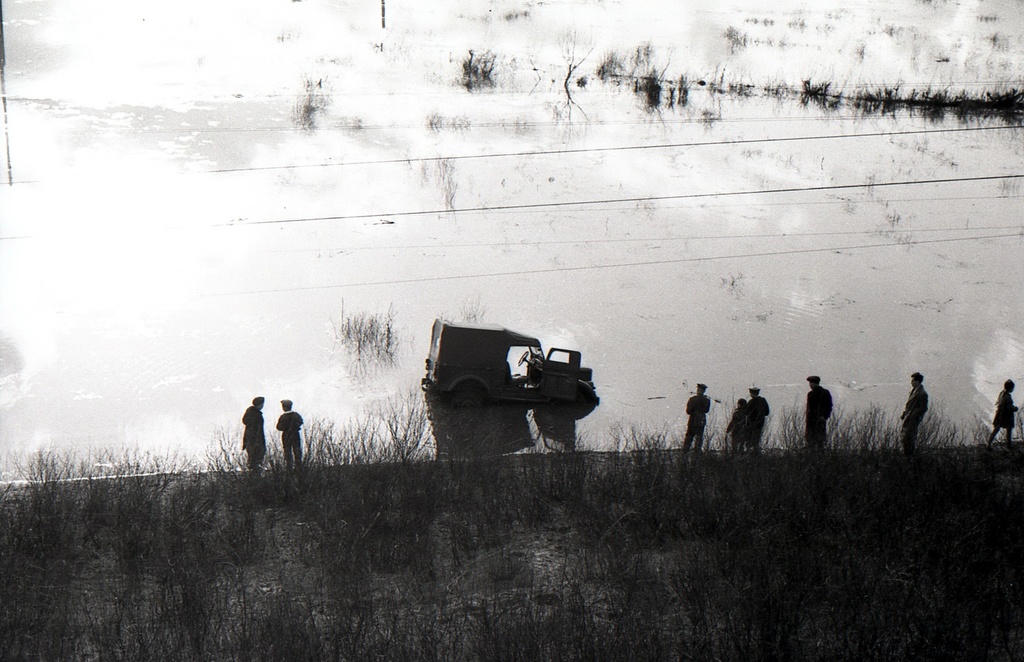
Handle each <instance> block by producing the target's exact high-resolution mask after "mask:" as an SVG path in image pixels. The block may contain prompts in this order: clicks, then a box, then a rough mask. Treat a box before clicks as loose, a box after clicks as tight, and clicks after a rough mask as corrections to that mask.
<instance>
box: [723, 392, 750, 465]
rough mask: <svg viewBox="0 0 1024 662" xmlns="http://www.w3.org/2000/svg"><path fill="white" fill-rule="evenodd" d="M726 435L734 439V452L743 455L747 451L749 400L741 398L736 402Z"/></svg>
mask: <svg viewBox="0 0 1024 662" xmlns="http://www.w3.org/2000/svg"><path fill="white" fill-rule="evenodd" d="M725 433H726V434H727V435H729V436H730V437H731V438H732V450H733V452H735V453H741V452H743V451H745V450H747V400H746V398H740V399H739V400H737V401H736V409H734V410H733V412H732V418H730V419H729V425H728V427H726V428H725Z"/></svg>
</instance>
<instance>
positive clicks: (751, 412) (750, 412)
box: [746, 386, 771, 451]
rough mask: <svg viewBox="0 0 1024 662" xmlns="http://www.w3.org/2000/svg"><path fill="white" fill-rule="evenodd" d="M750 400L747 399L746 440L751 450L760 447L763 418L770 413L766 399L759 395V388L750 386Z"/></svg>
mask: <svg viewBox="0 0 1024 662" xmlns="http://www.w3.org/2000/svg"><path fill="white" fill-rule="evenodd" d="M749 392H750V400H748V401H747V407H746V411H747V417H746V418H747V441H748V445H749V447H750V449H751V450H754V451H757V450H760V448H761V435H762V434H763V433H764V423H765V419H767V418H768V415H769V414H770V413H771V409H770V408H769V407H768V401H767V400H765V399H764V398H763V397H761V389H759V388H758V387H756V386H751V387H750V391H749Z"/></svg>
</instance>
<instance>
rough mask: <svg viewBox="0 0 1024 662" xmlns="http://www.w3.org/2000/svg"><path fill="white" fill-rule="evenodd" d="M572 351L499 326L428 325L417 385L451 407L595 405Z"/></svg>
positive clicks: (585, 372)
mask: <svg viewBox="0 0 1024 662" xmlns="http://www.w3.org/2000/svg"><path fill="white" fill-rule="evenodd" d="M581 362H582V355H581V354H580V352H578V351H576V350H570V349H562V348H552V349H549V350H548V352H547V354H545V353H544V349H543V347H542V346H541V343H540V341H539V340H537V339H536V338H532V337H530V336H527V335H524V334H522V333H518V332H516V331H510V330H509V329H506V328H504V327H500V326H491V325H478V324H454V323H452V322H446V321H444V320H441V319H437V320H434V327H433V330H432V332H431V336H430V353H429V355H428V356H427V375H426V377H424V378H423V380H422V386H423V390H424V391H427V392H428V393H436V394H450V397H451V404H452V405H454V406H456V407H479V406H481V405H483V404H484V403H486V402H489V401H496V402H524V403H543V402H568V403H588V404H592V405H596V404H597V403H598V402H599V399H598V397H597V389H596V388H595V387H594V382H593V371H592V370H591V369H590V368H584V367H582V365H581Z"/></svg>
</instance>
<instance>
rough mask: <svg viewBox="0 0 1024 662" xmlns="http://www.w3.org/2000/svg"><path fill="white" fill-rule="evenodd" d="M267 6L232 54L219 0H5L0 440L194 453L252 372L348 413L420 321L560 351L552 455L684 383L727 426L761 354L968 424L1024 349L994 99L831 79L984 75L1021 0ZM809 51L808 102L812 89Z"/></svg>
mask: <svg viewBox="0 0 1024 662" xmlns="http://www.w3.org/2000/svg"><path fill="white" fill-rule="evenodd" d="M101 4H103V3H101ZM264 4H265V5H266V6H263V5H260V7H259V8H258V9H257V10H254V11H250V12H245V13H244V14H242V15H244V16H246V18H245V20H243V21H242V22H241V27H240V28H239V34H240V35H242V36H240V37H239V40H240V41H239V43H238V44H235V45H234V49H235V50H234V51H232V45H231V44H229V43H227V42H225V43H220V38H219V37H218V36H216V35H217V31H216V30H213V29H212V28H211V27H210V25H211V24H212V25H222V26H226V25H228V24H229V23H230V24H232V25H234V24H236V23H237V21H238V18H239V16H236V15H232V14H230V12H228V13H225V14H224V15H211V14H210V13H209V11H210V10H208V9H207V8H205V6H204V5H203V4H202V3H196V4H194V5H189V7H187V8H185V9H186V10H187V11H184V13H183V14H182V15H180V16H179V15H175V16H171V15H168V14H167V13H165V12H161V13H157V14H148V13H147V11H148V10H143V9H140V8H138V7H135V6H134V5H131V6H129V5H127V4H124V3H118V2H111V3H109V5H110V6H109V11H110V15H109V17H108V19H109V22H110V23H111V24H113V25H115V26H117V30H114V31H112V32H111V33H110V34H111V35H114V36H112V37H111V39H118V40H123V43H121V48H122V49H123V50H118V49H116V48H114V45H112V44H110V43H107V44H105V45H104V44H102V43H96V41H97V40H96V39H94V38H93V37H94V36H95V35H92V36H90V37H89V38H86V37H85V36H83V34H82V33H81V32H80V30H81V31H84V30H85V28H84V27H83V28H79V27H75V26H73V25H72V24H71V23H70V22H69V21H70V19H69V18H68V17H67V16H66V15H64V14H62V13H61V9H62V8H66V7H67V3H61V2H20V3H15V4H14V5H13V7H12V8H11V9H10V10H8V8H7V7H6V6H5V8H4V9H5V12H4V19H5V21H6V23H5V28H6V35H7V64H6V81H5V82H6V89H7V94H8V113H7V126H8V135H9V146H10V153H11V158H10V165H11V168H10V170H11V181H12V183H11V184H8V185H6V186H4V187H3V189H2V191H0V195H2V200H0V219H2V220H0V229H2V235H3V239H2V241H0V297H2V298H0V303H2V309H0V315H2V317H0V331H2V336H0V359H2V361H0V368H2V375H0V379H2V382H0V385H2V400H0V407H2V411H0V415H2V417H0V450H2V451H4V452H8V453H9V452H14V453H20V452H23V451H26V450H36V449H40V448H53V447H56V448H59V449H65V450H72V451H79V450H84V449H92V450H95V449H106V448H115V449H116V448H124V447H130V448H142V449H144V450H146V451H152V452H157V453H163V452H170V451H177V452H182V453H185V454H190V455H201V454H203V453H206V452H208V451H209V450H210V449H211V448H212V447H213V445H214V444H215V439H216V438H217V436H218V435H221V434H223V433H224V431H227V434H234V431H235V430H236V429H237V428H238V419H239V418H240V416H241V414H242V411H243V410H244V409H245V407H246V406H247V405H248V403H249V401H250V400H251V398H252V397H253V396H255V395H263V396H265V397H266V398H267V400H268V402H269V403H276V402H277V401H279V400H281V399H283V398H289V399H291V400H293V401H294V402H295V407H296V409H297V410H298V411H300V412H301V413H302V414H303V416H304V417H306V418H307V419H309V418H310V417H324V418H330V419H336V420H346V419H348V418H350V417H353V416H356V415H358V414H359V413H360V412H361V411H364V410H365V409H366V407H368V406H369V405H371V404H372V403H374V402H376V401H379V400H380V399H382V398H387V397H393V396H394V394H400V395H401V394H408V395H409V397H413V398H418V397H420V396H419V381H420V378H421V377H422V376H423V362H424V359H425V358H426V354H427V351H428V349H429V341H430V330H431V325H432V324H433V321H434V319H435V318H436V317H445V318H448V319H452V320H455V321H472V322H484V323H490V324H498V325H501V326H506V327H509V328H511V329H513V330H516V331H520V332H522V333H525V334H528V335H531V336H535V337H537V338H539V339H540V340H541V341H542V342H543V343H544V344H545V346H546V347H550V346H554V347H566V348H573V349H579V350H581V351H582V353H583V362H584V364H585V365H587V366H589V367H591V368H593V371H594V381H595V383H596V385H597V390H598V394H599V395H600V397H601V403H600V406H598V407H597V408H596V409H594V410H593V411H592V412H587V414H586V415H585V416H580V417H578V419H577V417H572V418H571V419H565V417H559V416H557V415H555V416H553V417H552V416H548V417H547V418H545V413H544V412H543V411H541V412H535V411H519V410H517V411H514V412H511V411H510V410H506V409H502V411H501V416H508V417H510V419H514V422H512V423H509V424H508V425H507V426H505V427H507V428H509V429H513V428H514V429H515V430H517V431H519V432H523V431H526V433H524V434H526V437H528V438H529V439H533V440H534V441H536V440H538V439H540V440H541V443H547V444H548V445H549V446H551V447H556V446H557V447H558V449H566V448H572V447H576V448H599V449H600V448H612V447H614V443H615V441H614V438H615V433H614V431H615V430H617V429H622V427H623V426H645V427H649V428H651V429H661V430H669V431H671V432H673V433H676V434H679V435H681V432H682V426H683V424H684V422H685V416H684V415H683V408H684V405H685V402H686V399H687V398H688V397H689V396H690V395H691V394H692V392H693V390H694V388H695V385H696V383H698V382H703V383H706V384H708V385H709V387H710V388H709V393H708V394H709V395H710V396H712V397H713V398H715V399H716V400H715V402H716V404H714V405H713V408H712V414H711V419H710V420H711V423H712V425H713V426H719V427H723V426H724V424H725V421H726V419H727V417H728V415H729V413H730V412H731V410H732V406H733V403H734V402H735V400H736V399H737V398H739V397H743V396H745V395H746V392H747V388H748V387H750V386H752V385H756V386H759V387H760V388H761V389H762V395H764V396H766V397H767V399H768V400H769V402H770V403H771V404H772V406H773V407H775V408H777V409H776V411H782V410H784V409H785V408H787V407H797V406H800V405H801V403H802V402H803V399H804V395H805V393H806V390H807V383H806V381H805V378H806V377H807V376H808V375H811V374H816V375H820V376H821V377H822V382H823V385H825V386H826V387H827V388H829V389H830V390H831V391H832V394H833V397H834V398H835V400H836V402H837V404H838V405H839V407H840V408H842V409H843V410H844V411H856V410H859V409H863V408H866V407H869V406H873V405H877V406H880V407H882V408H883V409H885V410H888V411H892V412H895V413H898V411H899V410H901V408H902V405H903V402H904V400H905V398H906V395H907V392H908V390H909V375H910V374H911V373H912V372H914V371H920V372H922V373H924V375H925V378H926V380H925V386H926V388H927V389H928V390H929V392H930V394H931V397H932V402H933V408H934V409H935V410H937V411H941V412H942V413H943V414H945V415H946V416H948V417H950V418H951V419H953V420H955V421H957V422H962V423H964V424H969V425H973V424H974V423H975V421H976V420H978V419H979V418H980V419H988V418H989V417H990V416H991V413H992V404H991V403H992V401H993V400H994V398H995V396H996V395H997V393H998V392H999V390H1000V388H1001V384H1002V382H1003V381H1004V380H1005V379H1007V378H1014V379H1018V380H1019V379H1020V378H1021V377H1024V375H1022V374H1021V373H1022V370H1024V305H1022V303H1024V299H1022V296H1021V283H1022V282H1024V260H1022V259H1021V256H1022V255H1024V251H1022V247H1024V225H1022V220H1021V216H1020V202H1021V178H1022V177H1024V169H1022V168H1021V164H1022V163H1024V134H1022V132H1021V129H1020V128H1019V126H1018V125H1019V121H1018V120H1019V118H1016V117H1015V116H1012V115H1011V116H1007V115H1006V114H1005V113H1004V114H999V113H981V112H974V113H970V114H964V113H962V112H961V113H957V112H956V109H955V108H950V109H947V110H946V111H945V112H939V111H938V110H935V109H931V110H929V111H928V112H925V109H921V108H916V107H910V106H900V107H893V108H889V109H887V110H888V112H876V111H873V110H871V109H866V108H865V107H863V106H860V107H858V106H857V105H856V104H854V103H853V101H852V98H853V95H854V94H856V93H857V91H858V90H861V91H863V90H865V89H871V86H879V87H882V86H884V85H885V84H891V85H896V84H897V83H899V84H901V85H902V86H903V87H902V89H904V90H907V89H910V88H914V86H915V85H917V86H918V87H919V89H952V90H955V91H960V90H963V89H967V90H984V89H985V88H982V87H979V86H980V85H982V84H983V83H988V84H990V85H991V86H992V89H997V88H998V89H1006V85H1010V84H1013V83H1014V80H1013V79H1012V77H1011V76H1010V74H1009V73H1008V72H1009V71H1010V70H1011V69H1012V67H1013V66H1015V61H1014V60H1013V58H1014V57H1017V56H1015V55H1014V53H1018V54H1019V53H1020V52H1024V48H1022V44H1021V35H1022V34H1024V33H1022V31H1021V29H1020V28H1021V26H1020V25H1019V22H1020V21H1019V17H1017V13H1015V11H1013V10H1014V9H1015V5H1014V3H1003V4H999V3H990V5H991V6H990V7H985V6H982V5H984V3H982V5H978V3H973V4H971V5H970V7H974V9H969V6H968V4H966V3H963V4H961V3H954V2H948V3H920V2H909V1H908V2H905V3H904V5H905V7H903V8H902V9H901V13H899V15H898V16H897V15H894V14H885V12H884V11H883V7H882V6H881V5H875V4H871V3H868V4H865V5H864V6H863V8H862V9H863V11H862V12H861V13H860V14H857V17H858V18H857V20H856V21H854V18H853V15H852V14H848V13H845V11H844V10H842V9H839V8H838V5H837V8H836V9H835V10H834V12H833V14H834V15H833V14H829V13H828V12H821V13H818V12H809V11H806V10H802V9H800V7H798V6H796V5H794V7H780V8H777V9H774V10H771V11H767V10H764V9H758V8H757V7H755V6H750V7H747V6H745V5H743V6H739V7H738V8H737V9H736V10H735V11H734V12H732V13H718V12H715V11H711V10H707V9H701V10H695V11H694V13H693V15H692V16H681V17H678V19H673V21H678V22H671V23H672V25H671V26H669V27H672V26H674V27H675V28H677V32H678V33H679V34H680V35H683V34H686V35H691V36H692V37H693V38H692V39H687V40H679V41H673V40H672V39H671V33H672V30H670V29H669V28H668V27H666V26H664V25H662V24H661V23H662V22H659V21H655V20H654V19H653V18H650V19H645V20H643V21H640V22H639V23H637V22H625V23H619V22H617V21H618V18H621V16H620V14H621V12H622V11H625V9H624V8H623V7H619V6H618V5H615V6H611V5H609V6H608V7H603V8H598V7H596V6H595V5H592V4H590V3H579V4H578V5H577V4H574V3H568V4H566V5H565V6H558V7H553V6H548V5H545V4H543V3H525V4H524V5H523V6H522V7H518V6H513V5H512V4H509V3H506V4H507V6H506V4H502V3H490V4H489V5H488V8H486V9H481V8H480V7H478V6H476V4H475V3H471V4H466V5H465V7H462V11H463V14H459V13H458V12H454V13H444V12H440V13H438V15H437V16H435V17H433V18H431V19H429V20H428V18H427V17H424V16H419V19H420V20H419V22H418V23H417V22H413V21H411V20H410V21H405V20H403V17H404V16H413V15H414V14H415V12H416V11H417V10H416V9H415V8H414V7H413V6H405V5H403V4H402V3H399V2H394V3H392V2H389V3H388V21H389V27H388V28H387V29H385V30H381V29H380V26H379V13H378V14H374V13H373V12H369V13H367V11H366V10H365V8H363V9H361V10H360V11H359V12H356V11H346V10H343V8H339V7H333V6H329V5H327V4H320V3H315V2H309V1H307V2H302V3H282V4H281V5H280V6H277V5H274V6H273V7H272V6H271V5H270V4H268V3H264ZM343 4H344V3H343ZM371 4H372V3H371ZM454 4H455V5H458V3H454ZM597 4H598V5H601V3H597ZM246 6H247V5H246ZM659 7H660V5H658V3H651V7H650V8H649V9H650V10H651V11H652V12H655V13H656V12H657V11H658V10H659ZM978 7H980V9H978ZM243 8H244V7H243V5H241V4H238V5H237V7H236V9H238V10H239V11H242V10H243ZM349 9H351V8H349ZM661 9H664V8H661ZM1017 9H1019V8H1017ZM190 12H191V13H190ZM218 12H226V10H224V9H223V8H222V9H221V10H218ZM516 12H520V13H516ZM577 12H578V15H577ZM964 12H968V13H970V16H966V15H965V14H964ZM971 12H973V13H971ZM627 13H628V12H627ZM442 15H443V16H444V17H446V18H444V19H443V20H442V18H440V17H441V16H442ZM631 15H632V14H631ZM868 15H870V16H872V17H874V18H872V19H867V18H864V16H868ZM450 16H459V17H460V18H447V17H450ZM951 16H955V17H959V20H960V21H961V23H962V25H961V26H960V27H959V28H956V29H958V30H960V32H959V33H956V34H953V33H949V34H947V33H946V32H944V31H943V30H940V29H939V28H938V27H934V28H930V27H928V26H929V25H932V24H933V23H934V25H936V26H938V25H949V22H948V20H950V17H951ZM990 16H991V17H994V18H991V19H990V18H985V17H990ZM188 17H191V18H188ZM634 18H635V17H634ZM548 19H550V20H548ZM555 19H557V25H558V29H555V28H553V27H551V25H552V23H551V22H552V21H555ZM598 19H600V20H598ZM82 20H85V21H87V22H86V25H90V26H94V27H95V26H96V25H98V24H100V23H102V21H99V19H96V18H95V17H93V18H88V19H87V18H83V19H82ZM97 21H99V23H97ZM218 21H219V23H218ZM943 21H945V22H943ZM655 25H660V27H659V28H658V29H654V28H653V27H652V26H655ZM602 26H603V27H602ZM616 26H619V30H618V31H616V29H615V28H616ZM801 26H802V27H801ZM914 26H917V27H914ZM331 27H333V28H334V29H335V33H336V34H337V35H341V36H348V37H349V40H348V41H347V42H345V43H344V44H341V45H339V44H338V43H337V39H331V38H329V33H330V30H329V28H331ZM729 28H733V29H734V30H735V32H729V30H728V29H729ZM175 30H180V32H179V33H178V37H179V38H180V39H181V40H182V41H181V42H180V43H178V47H177V48H176V49H175V48H173V47H172V46H173V44H174V43H176V42H174V40H172V39H171V37H170V36H169V35H171V34H174V31H175ZM574 30H575V31H574ZM949 30H953V28H950V29H949ZM146 35H150V37H146ZM993 35H994V36H993ZM147 39H151V40H152V44H150V43H149V42H148V41H147ZM783 39H788V41H786V42H785V43H782V42H781V40H783ZM986 40H987V41H986ZM683 41H685V45H684V43H683ZM828 44H832V45H833V46H834V48H832V49H831V50H829V49H828ZM645 45H646V46H645ZM645 47H646V49H647V50H645ZM129 49H131V52H133V53H139V54H141V55H140V56H139V57H137V58H134V61H135V64H129V63H125V62H122V61H121V59H120V57H119V56H120V55H124V56H125V57H126V56H127V52H128V50H129ZM470 50H473V51H474V58H475V59H474V60H472V61H470V60H469V59H468V58H469V56H468V53H469V51H470ZM239 53H241V54H242V55H245V54H249V55H251V58H250V60H248V61H246V60H245V59H244V58H243V59H239V58H240V55H239ZM811 53H817V54H818V56H819V59H820V60H822V61H821V62H818V61H816V60H814V58H811V57H809V54H811ZM612 55H615V56H616V57H618V60H619V64H620V65H621V70H620V71H619V75H618V76H617V77H611V76H609V77H605V78H604V79H602V76H600V75H599V65H601V64H605V65H606V66H609V67H610V66H612V65H614V64H615V62H616V57H611V56H612ZM826 55H827V57H826ZM488 56H489V57H493V58H494V59H493V67H494V68H493V72H492V74H491V75H490V76H488V75H487V73H486V71H480V70H479V69H473V65H472V64H471V62H473V63H476V65H477V66H479V65H480V62H481V61H482V62H484V64H487V62H488V60H487V59H486V58H487V57H488ZM684 56H686V57H684ZM481 58H483V59H482V60H481ZM901 58H902V59H901ZM943 58H945V59H946V60H945V62H943V61H942V60H943ZM825 60H828V62H825ZM894 60H896V61H899V62H902V63H903V65H904V66H903V68H902V69H899V70H898V71H893V69H894V66H895V65H894V64H893V61H894ZM113 62H116V63H117V67H111V68H110V69H109V70H108V71H107V72H106V73H102V72H101V71H100V70H101V69H102V68H103V67H104V66H108V65H111V63H113ZM883 63H884V66H883ZM769 65H772V66H769ZM1016 65H1019V63H1016ZM574 66H575V67H578V68H574ZM652 67H653V71H655V72H656V74H657V77H656V80H657V83H658V90H657V91H656V93H655V94H653V96H652V94H650V93H649V91H648V90H645V89H644V88H643V87H642V85H643V84H644V83H643V80H644V79H643V77H644V75H646V73H647V72H649V71H650V70H651V68H652ZM840 67H841V68H840ZM606 71H607V69H606ZM1016 71H1017V72H1019V71H1020V69H1019V68H1017V69H1016ZM1018 75H1019V73H1018ZM813 76H817V77H819V78H818V80H834V85H835V87H834V88H832V89H833V91H832V92H831V94H832V95H833V96H832V97H829V96H828V95H827V94H826V95H823V96H820V97H817V96H813V95H812V96H810V97H809V96H808V95H806V94H805V95H803V97H801V95H800V94H799V93H798V92H799V90H800V89H801V85H802V84H803V82H804V81H805V80H807V78H806V77H813ZM829 76H831V77H832V78H828V77H829ZM83 77H84V78H86V79H87V81H93V82H94V83H95V84H93V85H86V84H84V83H85V82H87V81H83V80H82V78H83ZM1004 83H1005V84H1006V85H1004ZM773 84H774V85H775V88H774V92H772V89H773V88H772V85H773ZM1017 84H1018V86H1019V80H1018V82H1017ZM783 85H788V86H789V90H790V91H789V92H785V91H782V90H780V89H778V88H779V87H780V86H783ZM744 86H748V87H749V89H747V88H744ZM1001 86H1002V87H1001ZM840 88H841V89H842V90H843V91H844V94H845V96H837V95H838V94H839V89H840ZM804 89H805V91H806V89H807V88H806V87H805V88H804ZM684 91H685V95H684V94H683V92H684ZM360 314H369V315H381V316H386V317H389V319H391V320H392V324H393V329H394V330H395V332H396V334H397V336H396V338H397V345H396V347H397V349H396V351H395V353H394V355H393V357H392V358H391V360H389V361H385V362H375V361H372V360H369V359H366V358H365V357H364V358H363V359H362V360H360V359H359V358H358V357H356V356H355V355H354V354H353V352H352V351H351V349H350V348H346V346H345V345H344V344H343V343H341V342H339V333H338V326H339V324H341V323H342V322H343V321H344V320H345V319H346V318H350V317H351V316H353V315H360ZM268 411H270V412H272V415H276V410H275V409H274V408H273V407H270V406H269V405H268ZM563 419H565V420H563ZM566 420H568V428H567V427H566ZM545 429H546V430H548V431H549V434H547V435H546V436H545V435H544V434H543V431H544V430H545ZM567 430H568V431H569V432H567ZM511 436H514V435H511ZM520 436H522V435H520ZM499 443H502V444H504V446H502V448H504V449H505V450H507V451H518V450H523V449H525V448H532V446H531V444H530V442H529V440H527V442H525V443H519V442H518V441H517V439H510V438H506V439H503V440H501V441H500V442H499ZM438 444H439V445H441V441H440V440H439V441H438ZM513 446H514V448H513ZM506 447H507V448H506Z"/></svg>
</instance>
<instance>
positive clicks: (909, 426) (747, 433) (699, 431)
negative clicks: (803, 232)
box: [242, 372, 1017, 472]
mask: <svg viewBox="0 0 1024 662" xmlns="http://www.w3.org/2000/svg"><path fill="white" fill-rule="evenodd" d="M807 383H808V385H809V386H810V390H809V391H808V392H807V407H806V410H805V428H804V440H805V442H806V444H807V447H808V448H811V449H822V448H824V447H825V443H826V440H827V438H828V421H829V419H830V418H831V417H832V393H831V392H829V390H828V389H827V388H825V387H823V386H822V385H821V378H820V377H818V376H817V375H811V376H810V377H808V378H807ZM1013 389H1014V383H1013V381H1012V380H1009V379H1007V380H1006V382H1005V383H1004V384H1003V390H1002V391H1001V392H1000V393H999V396H998V397H997V398H996V403H995V404H996V413H995V417H994V418H993V420H992V433H991V434H990V435H989V437H988V448H992V443H993V442H994V441H995V440H996V438H997V437H998V435H999V432H1000V431H1001V430H1005V432H1006V446H1007V448H1009V447H1010V446H1011V444H1012V442H1013V428H1014V425H1015V414H1016V412H1017V407H1016V405H1014V404H1013V396H1012V393H1013ZM707 390H708V387H707V384H697V393H696V395H694V396H692V397H691V398H690V399H689V400H687V402H686V415H687V423H686V433H685V435H684V437H683V451H684V452H689V451H690V450H697V451H700V450H702V449H703V447H704V429H705V427H706V425H707V415H708V413H709V412H710V411H711V398H709V397H708V396H707ZM749 393H750V397H749V398H740V399H739V400H738V401H737V402H736V408H735V409H734V410H733V413H732V416H731V418H730V419H729V424H728V426H727V427H726V435H727V438H728V440H729V442H730V447H731V448H732V450H734V451H738V452H742V451H755V452H756V451H757V450H759V449H760V447H761V437H762V436H763V434H764V428H765V423H766V421H767V419H768V416H769V414H771V407H769V405H768V401H767V400H766V399H765V398H764V396H762V395H761V389H760V388H758V387H756V386H751V387H750V389H749ZM264 402H265V399H264V398H263V397H262V396H259V397H256V398H253V400H252V405H250V406H249V408H248V409H246V410H245V414H243V415H242V425H243V426H244V431H243V433H242V450H244V451H245V452H246V455H247V459H248V465H249V469H250V470H251V471H253V472H259V471H260V469H261V468H262V465H263V460H264V458H265V457H266V453H267V439H266V434H265V433H264V430H263V404H264ZM292 405H293V403H292V401H291V400H282V401H281V409H282V414H281V416H280V417H278V419H277V426H276V427H277V429H278V430H279V431H280V432H281V444H282V446H283V447H284V457H285V463H286V465H287V468H288V470H289V471H290V470H293V469H298V468H299V467H301V466H302V438H301V436H300V430H301V428H302V425H303V421H302V416H300V415H299V413H298V412H296V411H293V410H292ZM927 412H928V392H927V391H925V389H924V375H922V374H921V373H919V372H915V373H914V374H912V375H911V376H910V394H909V395H908V396H907V401H906V404H905V405H904V407H903V413H902V414H901V415H900V420H901V426H900V445H901V447H902V449H903V452H904V453H905V454H907V455H912V454H913V453H914V451H915V449H916V445H917V431H918V428H919V427H920V426H921V421H922V420H923V419H924V416H925V414H926V413H927Z"/></svg>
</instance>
